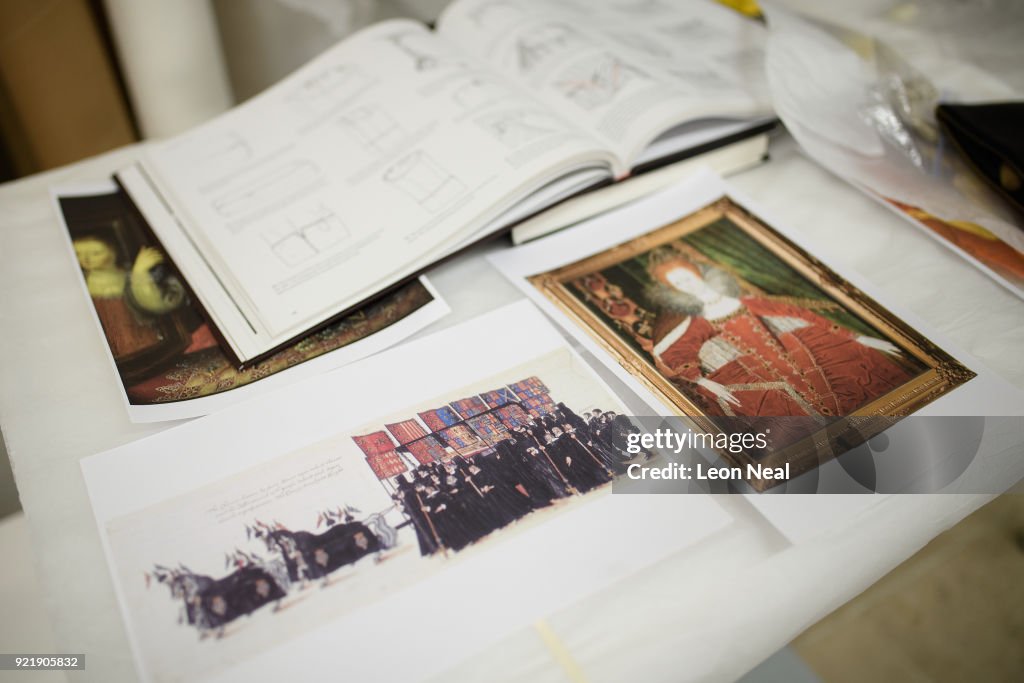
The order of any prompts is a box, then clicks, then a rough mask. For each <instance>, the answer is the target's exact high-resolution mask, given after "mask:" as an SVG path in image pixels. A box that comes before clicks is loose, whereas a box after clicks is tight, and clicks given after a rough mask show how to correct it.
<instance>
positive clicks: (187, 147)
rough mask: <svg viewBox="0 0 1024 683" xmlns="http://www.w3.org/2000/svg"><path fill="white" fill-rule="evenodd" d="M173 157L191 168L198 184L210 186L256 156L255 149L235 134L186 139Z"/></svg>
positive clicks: (221, 133) (172, 151) (175, 149)
mask: <svg viewBox="0 0 1024 683" xmlns="http://www.w3.org/2000/svg"><path fill="white" fill-rule="evenodd" d="M171 154H173V155H174V156H175V157H176V160H177V161H178V162H179V163H181V164H183V165H185V166H188V167H189V169H190V170H191V172H192V173H194V176H193V177H194V179H195V181H196V184H197V185H207V184H210V183H212V182H214V181H217V180H220V179H222V178H224V177H226V176H228V175H230V174H231V173H233V172H237V171H239V170H241V169H242V168H244V167H245V165H246V164H247V163H249V161H250V160H251V159H252V157H253V151H252V147H251V146H250V145H249V143H248V142H246V141H245V140H244V139H243V138H242V136H241V135H239V134H238V133H236V132H234V131H226V132H220V131H218V132H215V133H210V134H206V135H203V136H201V137H198V138H193V139H189V140H185V141H183V142H182V143H179V144H177V145H175V146H174V147H173V148H172V149H171Z"/></svg>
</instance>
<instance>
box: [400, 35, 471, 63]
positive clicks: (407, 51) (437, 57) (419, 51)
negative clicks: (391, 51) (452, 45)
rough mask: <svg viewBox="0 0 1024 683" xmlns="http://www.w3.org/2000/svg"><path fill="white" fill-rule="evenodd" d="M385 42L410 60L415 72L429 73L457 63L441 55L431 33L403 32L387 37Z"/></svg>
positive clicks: (449, 56) (447, 56) (448, 56)
mask: <svg viewBox="0 0 1024 683" xmlns="http://www.w3.org/2000/svg"><path fill="white" fill-rule="evenodd" d="M386 40H388V41H389V42H390V43H392V44H393V45H394V46H395V47H396V48H398V50H399V51H400V52H402V53H403V54H404V55H405V56H406V57H408V58H409V59H411V60H412V64H413V68H414V69H416V71H431V70H433V69H436V68H438V67H441V66H444V65H445V64H454V63H457V62H458V60H456V59H454V58H453V57H452V56H451V55H446V54H443V52H442V51H441V50H440V49H439V46H438V43H437V38H435V37H434V35H433V34H432V33H422V32H420V31H403V32H401V33H394V34H392V35H390V36H388V37H387V38H386Z"/></svg>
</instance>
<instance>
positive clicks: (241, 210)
mask: <svg viewBox="0 0 1024 683" xmlns="http://www.w3.org/2000/svg"><path fill="white" fill-rule="evenodd" d="M598 147H599V145H598V144H597V143H596V142H594V141H593V140H592V139H590V138H588V137H587V136H586V135H585V134H583V133H580V132H579V131H576V130H574V129H573V128H572V126H571V125H570V124H569V123H567V122H565V121H562V120H560V119H558V118H557V117H555V116H552V115H550V114H548V113H547V112H545V111H544V107H543V105H539V104H538V103H537V102H535V101H534V100H532V99H530V98H529V97H528V96H526V95H523V94H522V93H520V92H518V91H517V90H515V89H514V88H511V87H508V86H506V85H505V84H503V83H502V82H501V79H500V77H496V76H494V75H493V74H491V73H488V72H487V71H486V70H482V69H480V68H477V67H475V66H473V65H471V64H468V63H467V62H466V60H465V59H463V57H462V56H461V55H460V54H459V53H457V52H456V51H454V50H452V49H451V48H449V47H447V46H446V45H445V44H444V43H443V42H442V41H441V40H439V39H438V38H437V37H436V36H435V35H434V34H432V33H431V32H429V31H428V30H427V29H426V28H425V27H423V26H421V25H419V24H416V23H413V22H409V21H404V20H402V21H399V20H396V21H390V22H385V23H382V24H378V25H376V26H374V27H371V28H370V29H367V30H365V31H363V32H361V33H359V34H357V35H355V36H353V37H352V38H350V39H348V40H346V41H345V42H343V43H341V44H339V45H338V46H336V47H335V48H333V49H332V50H330V51H328V52H327V53H325V54H324V55H322V56H321V57H319V58H317V59H315V60H314V61H313V62H311V63H310V64H308V65H306V66H305V67H303V68H302V69H300V70H299V71H297V72H296V73H295V74H293V75H291V76H289V77H288V78H286V79H285V80H284V81H282V82H281V83H279V84H278V85H276V86H274V87H273V88H271V89H270V90H268V91H267V92H265V93H264V94H262V95H260V96H258V97H256V98H254V99H253V100H251V101H250V102H248V103H246V104H244V105H241V106H239V107H237V108H236V109H234V110H232V111H231V112H228V113H227V114H225V115H223V116H221V117H219V118H217V119H215V120H214V121H212V122H210V123H208V124H205V125H203V126H201V127H199V128H197V129H194V130H193V131H190V132H189V133H186V134H184V135H182V136H179V137H177V138H174V139H171V140H169V141H167V142H164V143H161V144H159V145H157V146H155V147H154V148H153V149H152V150H151V151H150V152H149V154H148V155H147V159H146V161H145V163H144V169H143V170H144V173H139V174H136V176H135V177H134V178H133V176H132V175H131V174H124V175H123V176H122V181H124V180H125V178H127V179H128V180H129V182H128V183H126V184H128V189H129V191H130V192H131V194H132V196H133V198H134V199H136V200H137V203H138V204H140V208H142V210H143V213H144V214H146V217H147V219H150V222H151V223H152V224H153V225H154V229H155V230H156V231H157V233H158V235H159V236H160V237H161V241H162V242H164V243H165V246H166V247H167V248H168V250H169V251H170V252H171V253H172V257H173V258H174V260H175V261H176V262H177V263H179V264H180V267H181V268H182V271H183V272H184V274H185V277H186V279H187V280H188V281H189V283H190V284H192V285H193V287H194V288H195V289H196V290H197V294H199V296H200V297H201V298H202V297H203V296H204V293H205V292H208V291H213V290H215V289H218V288H222V289H223V291H224V292H225V293H226V296H221V297H219V298H218V297H217V296H214V295H212V294H211V295H208V296H207V299H204V301H203V303H204V306H206V308H207V310H208V311H209V312H210V313H211V315H212V316H213V317H214V318H215V320H216V321H217V322H218V327H222V328H227V329H222V332H223V333H224V335H225V337H227V338H228V340H229V342H230V343H231V344H232V346H233V347H235V348H236V350H238V351H239V355H240V357H242V358H243V360H244V358H245V356H246V355H256V354H258V353H260V352H263V351H266V350H268V349H269V348H270V347H271V346H273V345H274V342H275V341H276V342H277V343H281V342H282V341H285V340H287V339H289V338H291V337H293V336H295V335H296V334H298V333H301V332H302V331H303V330H305V329H307V328H309V327H310V326H312V325H314V324H316V323H317V322H320V321H323V320H326V319H327V318H328V317H330V316H331V315H332V314H335V313H338V312H340V311H342V310H344V309H346V308H348V307H351V306H353V305H355V304H357V303H359V302H360V301H362V300H364V299H365V298H367V297H368V296H370V295H372V294H373V293H374V292H377V291H380V290H381V289H382V288H384V287H385V286H387V285H388V284H391V283H393V282H395V281H397V280H399V279H400V278H402V277H403V276H405V275H408V274H410V273H412V272H415V271H416V270H417V269H419V268H422V267H423V266H424V265H426V264H429V263H431V262H433V261H434V260H436V259H437V258H439V257H440V256H441V255H443V254H444V253H445V252H446V249H448V248H449V247H450V246H451V245H454V244H457V243H458V242H459V241H461V240H463V239H464V238H465V237H466V236H467V235H469V234H473V232H474V231H475V230H477V229H478V228H479V227H480V226H481V225H484V224H486V223H487V222H488V221H490V220H492V219H494V218H495V217H497V216H499V215H500V214H502V213H503V212H505V211H507V210H508V209H509V208H511V207H512V206H514V205H515V203H516V202H518V201H520V200H522V199H523V198H524V197H526V196H528V195H529V194H530V193H531V192H533V191H534V190H536V189H538V188H540V187H543V186H545V185H546V184H549V183H550V182H551V181H552V180H554V179H556V178H559V177H561V176H565V175H566V174H569V173H570V172H572V171H576V170H579V169H583V168H589V169H592V170H594V169H597V170H598V171H599V172H598V173H597V175H598V176H600V175H604V176H605V177H607V173H608V171H607V170H604V171H600V169H608V168H609V167H610V165H611V163H612V161H611V159H610V157H609V155H608V153H607V152H603V151H601V150H600V149H598ZM147 174H148V176H149V177H150V178H151V183H152V184H153V185H154V186H155V188H156V191H155V192H153V193H152V195H153V196H152V197H151V198H152V199H153V201H150V202H143V201H141V200H140V199H139V198H140V197H142V196H144V195H145V192H144V191H143V190H141V189H139V188H138V187H137V186H138V185H139V184H141V183H140V177H139V176H142V177H143V178H144V176H145V175H147ZM133 185H135V186H133ZM161 202H164V203H166V204H167V205H168V206H169V208H170V212H171V213H173V219H174V220H175V221H176V222H177V223H179V224H180V230H175V229H173V226H172V227H171V228H166V227H165V226H166V225H167V224H168V221H166V220H164V221H162V222H161V221H160V220H152V218H153V217H152V216H151V214H155V213H159V212H158V211H157V210H156V209H155V208H153V207H158V205H159V204H160V203H161ZM147 207H148V208H149V210H147ZM180 233H184V235H182V234H180ZM168 234H170V235H169V236H168ZM183 237H184V238H187V239H183ZM197 283H198V284H197ZM225 321H226V323H225Z"/></svg>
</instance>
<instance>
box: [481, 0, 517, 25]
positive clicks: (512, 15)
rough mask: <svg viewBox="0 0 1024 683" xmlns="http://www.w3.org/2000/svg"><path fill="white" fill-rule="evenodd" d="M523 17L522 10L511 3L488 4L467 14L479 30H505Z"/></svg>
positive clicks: (499, 1)
mask: <svg viewBox="0 0 1024 683" xmlns="http://www.w3.org/2000/svg"><path fill="white" fill-rule="evenodd" d="M522 16H523V9H522V8H521V7H519V6H517V5H516V4H515V3H513V2H506V1H505V0H498V1H497V2H488V3H485V4H482V5H480V6H479V7H476V8H475V9H473V10H471V11H470V12H469V18H470V19H471V20H472V21H473V23H475V24H476V25H477V26H479V27H480V28H489V29H503V30H504V29H505V28H507V27H508V26H511V25H512V24H513V22H516V21H518V20H519V19H521V18H522Z"/></svg>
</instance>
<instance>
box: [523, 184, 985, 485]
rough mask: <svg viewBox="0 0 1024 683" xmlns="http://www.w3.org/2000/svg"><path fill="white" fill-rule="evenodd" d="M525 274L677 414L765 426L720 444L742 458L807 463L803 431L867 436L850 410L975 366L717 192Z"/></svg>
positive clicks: (914, 392) (902, 403)
mask: <svg viewBox="0 0 1024 683" xmlns="http://www.w3.org/2000/svg"><path fill="white" fill-rule="evenodd" d="M529 279H530V282H531V283H532V284H533V285H534V286H535V287H537V288H538V289H539V290H540V291H541V292H542V293H543V294H544V295H545V296H546V297H548V298H549V299H551V300H552V301H553V302H554V303H555V304H556V305H557V306H559V307H560V308H561V309H562V310H563V311H564V312H565V313H567V314H568V315H569V316H570V318H571V319H572V320H573V321H574V322H575V323H577V324H578V325H579V326H580V327H582V328H583V329H584V330H585V331H586V332H587V333H588V334H589V335H591V336H592V337H593V338H594V339H595V340H597V341H598V342H599V343H600V344H601V345H602V346H603V347H604V348H605V349H606V350H607V351H608V352H610V353H611V354H612V355H613V356H614V357H615V358H616V360H617V361H618V362H619V363H620V364H621V365H622V367H623V368H624V369H626V371H628V372H630V373H631V374H633V375H634V376H635V377H636V378H637V379H639V380H640V381H641V382H642V383H643V384H644V385H645V386H646V387H647V388H648V389H650V390H651V391H652V392H654V394H655V395H656V396H657V397H658V398H659V399H660V400H661V401H662V402H664V403H665V404H666V405H667V406H668V407H669V408H670V409H671V410H672V411H673V412H674V413H676V414H677V415H680V416H684V417H688V418H691V419H692V420H693V421H694V422H695V423H696V424H697V425H698V426H700V427H701V428H703V429H705V430H707V431H723V430H729V429H736V428H738V427H740V426H753V425H755V424H756V425H760V427H759V430H764V429H769V428H772V429H773V432H774V433H773V438H772V440H771V448H769V449H768V451H765V452H756V451H755V452H747V453H745V454H743V455H741V456H737V455H735V454H723V455H724V456H725V457H727V458H732V459H738V460H739V461H740V463H741V464H742V463H743V462H765V463H766V464H771V466H776V464H777V463H781V462H784V461H786V462H791V464H792V465H793V466H794V475H795V474H796V473H799V472H802V471H806V470H807V469H809V468H811V467H813V466H814V465H815V464H817V462H818V454H819V452H820V449H814V448H803V449H801V448H800V447H799V446H800V445H801V444H802V443H803V445H805V446H807V445H810V441H811V440H813V439H814V438H817V437H820V435H821V434H827V440H828V442H829V443H830V444H832V446H833V449H832V451H833V453H834V454H838V453H841V452H843V451H844V450H846V449H847V448H848V447H850V445H851V444H850V439H849V435H848V434H844V433H843V430H844V428H845V427H851V428H854V427H855V428H856V429H857V430H858V434H859V436H860V441H861V442H862V441H863V440H864V439H865V438H870V437H871V436H872V435H873V433H872V431H871V429H868V431H867V433H865V422H864V420H855V421H851V420H849V419H848V418H850V417H855V416H856V417H879V418H898V417H901V416H904V415H907V414H910V413H912V412H913V411H915V410H917V409H918V408H920V407H921V406H923V405H926V404H927V403H929V402H930V401H932V400H934V399H935V398H936V397H938V396H939V395H941V394H943V393H945V392H947V391H950V390H951V389H953V388H955V387H956V386H957V385H959V384H962V383H963V382H966V381H968V380H969V379H970V378H971V377H973V373H972V372H971V371H969V370H967V369H966V368H964V367H963V366H962V365H960V363H958V362H957V361H956V360H955V359H954V358H952V357H951V356H949V355H948V354H946V353H944V352H943V351H942V350H940V349H938V348H936V347H935V346H934V345H933V344H932V343H931V342H929V341H928V340H927V339H925V338H923V337H922V336H921V335H920V334H918V333H917V332H915V331H914V330H912V329H910V328H909V327H908V326H907V325H905V324H904V323H903V322H902V321H900V320H898V319H897V318H895V317H894V316H893V315H891V314H890V313H889V312H888V311H886V310H885V309H884V308H882V307H881V306H880V305H879V304H878V303H876V302H875V301H873V300H872V299H870V298H869V297H867V296H866V295H865V294H864V293H863V292H861V291H860V290H858V289H857V288H856V287H854V286H853V285H851V284H850V283H848V282H846V281H845V280H843V279H842V278H841V277H839V276H838V275H837V274H836V273H834V272H833V271H831V270H830V269H829V268H828V267H827V266H825V265H824V264H822V263H821V262H820V261H818V260H817V259H815V258H814V257H813V256H811V255H810V254H808V253H806V252H805V251H803V250H801V249H800V248H799V247H797V246H796V245H795V244H793V243H792V242H790V241H789V240H787V239H786V238H785V237H783V236H782V235H781V234H779V233H778V232H776V231H775V230H773V229H772V228H771V227H769V226H767V225H765V224H764V223H763V222H761V221H760V220H758V219H757V218H756V217H755V216H753V215H751V214H750V213H748V212H747V211H746V210H744V209H743V208H742V207H740V206H739V205H737V204H735V203H734V202H733V201H732V200H730V199H728V198H723V199H721V200H719V201H717V202H715V203H713V204H711V205H709V206H707V207H705V208H703V209H701V210H699V211H697V212H695V213H693V214H691V215H689V216H687V217H685V218H683V219H681V220H679V221H677V222H675V223H673V224H671V225H667V226H665V227H662V228H659V229H657V230H654V231H652V232H650V233H647V234H645V235H642V236H640V237H638V238H636V239H634V240H632V241H630V242H627V243H625V244H620V245H618V246H616V247H613V248H611V249H609V250H607V251H604V252H601V253H598V254H595V255H592V256H590V257H587V258H584V259H582V260H580V261H577V262H575V263H571V264H569V265H566V266H563V267H560V268H558V269H556V270H553V271H551V272H547V273H542V274H539V275H535V276H532V277H531V278H529ZM752 418H756V420H752ZM772 418H775V419H774V420H772ZM778 418H802V419H799V420H794V419H778ZM844 421H845V422H844ZM769 423H770V424H769ZM885 424H891V420H888V421H887V420H880V421H878V422H877V424H876V425H875V427H874V429H879V428H883V427H884V425H885ZM822 430H826V431H824V432H823V431H822ZM836 451H838V452H836ZM753 483H754V484H755V485H758V484H760V485H762V486H763V485H765V484H766V482H753ZM768 483H770V482H768Z"/></svg>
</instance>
